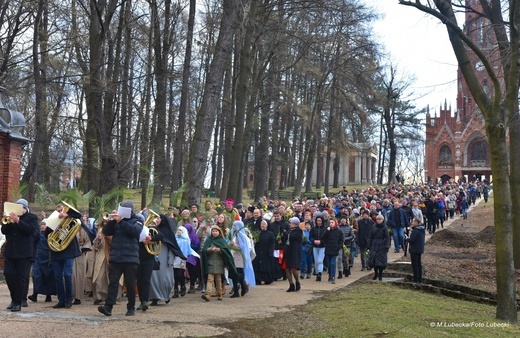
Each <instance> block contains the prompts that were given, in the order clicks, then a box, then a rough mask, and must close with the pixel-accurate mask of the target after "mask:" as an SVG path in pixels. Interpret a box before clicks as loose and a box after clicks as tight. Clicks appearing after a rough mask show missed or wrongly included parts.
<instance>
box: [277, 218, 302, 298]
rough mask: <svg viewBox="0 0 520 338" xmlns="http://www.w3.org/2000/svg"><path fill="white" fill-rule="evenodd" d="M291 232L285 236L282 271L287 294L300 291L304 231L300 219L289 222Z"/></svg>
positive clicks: (292, 219)
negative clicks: (284, 275)
mask: <svg viewBox="0 0 520 338" xmlns="http://www.w3.org/2000/svg"><path fill="white" fill-rule="evenodd" d="M289 226H290V227H289V231H288V232H286V233H285V234H284V235H283V242H284V243H285V247H284V250H283V257H282V269H285V274H286V276H287V280H288V281H289V289H287V292H293V291H299V290H300V288H301V286H300V280H299V272H298V271H299V270H300V265H301V262H302V241H303V231H302V229H301V228H300V219H299V218H298V217H292V218H291V219H290V220H289Z"/></svg>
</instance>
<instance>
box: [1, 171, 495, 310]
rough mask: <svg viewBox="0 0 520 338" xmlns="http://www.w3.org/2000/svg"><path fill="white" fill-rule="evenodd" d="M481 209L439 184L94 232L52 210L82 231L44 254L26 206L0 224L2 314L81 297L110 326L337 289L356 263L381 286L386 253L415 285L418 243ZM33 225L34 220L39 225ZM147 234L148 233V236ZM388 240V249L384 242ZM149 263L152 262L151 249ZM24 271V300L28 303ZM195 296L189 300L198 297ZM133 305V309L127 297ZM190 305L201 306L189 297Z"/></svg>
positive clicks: (72, 214) (171, 214) (223, 206)
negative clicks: (401, 261) (116, 317)
mask: <svg viewBox="0 0 520 338" xmlns="http://www.w3.org/2000/svg"><path fill="white" fill-rule="evenodd" d="M481 194H482V195H484V198H485V200H486V202H487V199H488V196H489V186H488V184H486V183H483V182H478V181H477V182H471V183H455V182H446V183H444V184H438V185H416V186H412V185H402V184H400V185H391V186H387V187H378V186H370V187H368V188H366V189H360V190H356V189H354V190H350V191H349V190H347V189H346V188H343V189H342V190H340V191H339V192H338V193H336V194H334V195H332V196H325V195H323V196H322V197H321V198H320V199H319V200H312V199H300V198H295V199H294V200H292V201H281V200H270V199H268V198H266V197H263V198H262V199H261V200H259V201H257V202H255V203H251V204H247V205H244V204H242V203H235V201H233V200H231V199H227V200H226V201H222V202H214V201H213V200H206V201H205V202H204V205H203V207H202V208H201V207H199V205H197V204H192V205H191V206H190V207H189V209H188V208H186V209H184V210H182V211H181V212H176V210H169V211H168V213H167V214H166V213H161V214H155V213H154V212H152V211H150V210H147V209H146V208H145V209H143V210H141V211H139V212H134V205H133V202H132V201H125V202H123V203H122V204H121V207H123V208H127V209H128V210H129V214H127V215H120V214H118V210H114V211H112V214H111V215H110V217H109V218H108V217H106V218H104V219H103V220H102V221H101V222H97V221H96V220H95V219H93V218H89V217H88V216H86V215H83V216H82V215H81V214H79V212H77V211H76V210H74V209H72V208H69V209H68V210H66V211H65V212H64V211H63V205H61V204H60V205H58V206H57V208H56V211H57V212H58V215H59V218H60V219H62V218H65V219H70V220H77V221H78V224H80V225H81V228H80V229H79V231H78V232H77V234H76V235H75V237H74V238H73V239H72V240H71V243H70V244H68V245H67V246H66V247H65V248H63V249H62V250H60V251H55V250H53V249H51V248H49V244H48V238H49V236H50V235H51V234H52V233H53V231H54V230H53V229H51V228H50V227H48V226H47V224H46V222H47V220H46V219H43V220H42V221H41V223H40V226H38V220H37V217H36V215H34V214H31V213H30V212H29V207H28V203H27V201H25V200H19V201H18V202H17V203H20V204H22V206H23V210H24V214H23V215H16V214H11V215H9V220H10V222H9V223H7V224H6V225H3V226H2V233H3V234H5V235H6V238H7V242H6V250H5V254H4V255H5V258H6V259H5V262H6V263H5V266H6V267H5V270H4V274H5V276H6V281H7V284H8V287H9V291H10V294H11V304H9V306H8V307H7V308H8V309H9V310H11V311H20V310H21V308H22V307H25V306H28V304H27V299H29V300H31V301H33V302H37V301H38V295H44V296H45V297H46V298H45V301H47V302H51V301H52V296H53V295H57V298H58V302H57V303H56V305H54V306H53V307H54V308H71V307H72V305H78V304H81V303H82V301H83V300H84V298H85V297H92V298H93V302H94V304H96V305H99V307H98V310H99V312H101V313H103V314H104V315H107V316H111V315H112V309H113V306H114V304H115V303H116V301H118V300H119V299H120V298H121V297H122V296H123V295H125V294H126V298H127V306H126V308H127V311H126V315H128V316H133V315H134V314H135V310H136V309H137V310H139V311H146V310H147V309H148V308H149V306H155V305H158V303H159V302H164V303H166V304H168V303H169V302H170V301H171V300H172V299H175V298H179V297H185V296H186V295H187V294H195V293H197V292H200V293H202V296H201V298H202V299H203V300H204V301H210V300H211V299H212V298H213V297H214V298H215V299H216V300H222V299H223V297H224V296H225V295H229V298H236V297H244V296H246V295H247V293H248V292H250V288H251V287H256V286H258V285H261V284H272V283H273V282H276V281H279V280H286V281H287V283H288V285H289V287H288V289H287V292H297V291H299V290H300V289H301V287H302V286H301V283H300V281H301V280H302V279H311V278H315V281H316V282H321V281H322V278H323V277H324V276H323V275H324V274H325V273H326V275H327V277H328V279H327V281H328V282H329V283H332V284H335V283H336V279H341V278H346V277H348V276H349V275H350V274H351V269H353V268H354V263H355V257H358V256H359V257H360V268H361V270H363V271H364V270H371V269H373V271H374V277H373V279H374V280H377V279H379V280H381V279H382V275H383V271H384V269H385V268H386V266H387V261H388V251H389V249H390V247H391V246H392V244H393V246H394V251H395V252H396V253H399V252H401V250H404V252H405V254H406V252H407V249H408V252H409V253H410V256H411V261H412V267H413V274H414V277H413V281H414V282H415V283H420V282H421V279H422V266H421V254H422V253H423V251H424V238H425V233H426V231H428V232H429V233H434V232H435V231H436V230H437V229H439V228H442V227H443V226H444V221H445V220H447V219H448V218H453V217H456V216H457V217H467V209H468V207H469V205H471V204H472V203H475V201H476V199H477V198H478V197H480V196H479V195H481ZM42 216H43V217H44V216H45V215H42ZM152 228H153V229H155V230H156V231H155V232H149V229H152ZM392 238H393V241H392ZM158 243H160V246H159V250H158V252H151V250H150V248H151V247H152V244H155V246H153V248H157V244H158ZM31 266H32V279H33V289H32V291H33V293H32V294H30V295H28V290H29V274H30V270H31ZM200 293H199V294H200ZM137 295H138V297H139V303H140V304H139V305H138V306H137V308H136V298H137ZM199 300H200V298H199Z"/></svg>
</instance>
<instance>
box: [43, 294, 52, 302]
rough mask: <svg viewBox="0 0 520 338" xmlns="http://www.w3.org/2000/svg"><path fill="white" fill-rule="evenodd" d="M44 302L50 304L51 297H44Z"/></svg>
mask: <svg viewBox="0 0 520 338" xmlns="http://www.w3.org/2000/svg"><path fill="white" fill-rule="evenodd" d="M45 301H46V302H47V303H49V302H52V297H51V295H47V297H45Z"/></svg>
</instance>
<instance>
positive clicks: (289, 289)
mask: <svg viewBox="0 0 520 338" xmlns="http://www.w3.org/2000/svg"><path fill="white" fill-rule="evenodd" d="M295 290H296V287H295V286H294V284H293V283H291V284H290V285H289V288H288V289H287V291H286V292H294V291H295Z"/></svg>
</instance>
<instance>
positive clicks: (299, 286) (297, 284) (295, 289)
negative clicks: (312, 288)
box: [294, 282, 302, 291]
mask: <svg viewBox="0 0 520 338" xmlns="http://www.w3.org/2000/svg"><path fill="white" fill-rule="evenodd" d="M301 288H302V287H301V285H300V282H296V287H295V288H294V291H300V289H301Z"/></svg>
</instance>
